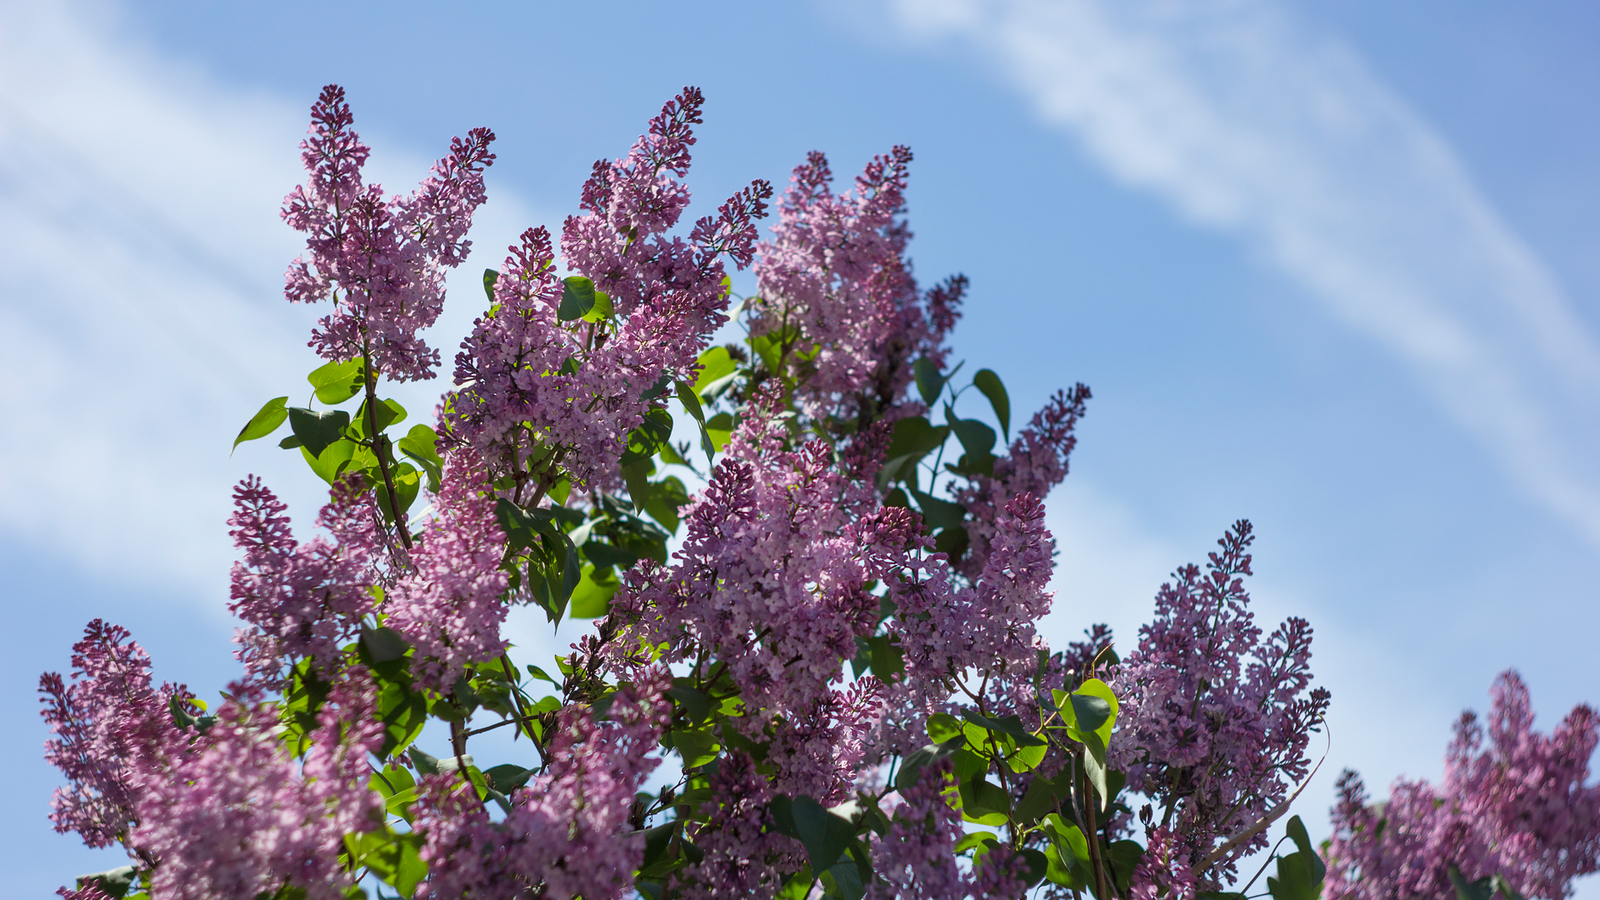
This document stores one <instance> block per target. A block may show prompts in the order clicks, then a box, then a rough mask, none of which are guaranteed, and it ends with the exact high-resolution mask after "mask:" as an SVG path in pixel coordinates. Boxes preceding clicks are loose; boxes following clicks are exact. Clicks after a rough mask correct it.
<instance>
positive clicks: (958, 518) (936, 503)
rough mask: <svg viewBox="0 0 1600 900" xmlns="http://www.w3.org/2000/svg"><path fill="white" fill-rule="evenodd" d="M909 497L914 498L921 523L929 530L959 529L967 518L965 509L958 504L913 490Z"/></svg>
mask: <svg viewBox="0 0 1600 900" xmlns="http://www.w3.org/2000/svg"><path fill="white" fill-rule="evenodd" d="M911 496H912V497H914V498H916V501H917V508H918V509H920V510H922V521H923V522H924V523H926V524H927V526H928V528H929V529H930V530H932V529H938V528H959V527H960V526H961V523H962V522H963V521H964V520H965V519H966V517H967V509H966V507H964V506H962V505H961V504H959V503H952V502H950V501H949V500H941V499H939V498H938V497H934V496H931V495H929V494H924V493H923V492H921V491H917V490H913V491H912V492H911Z"/></svg>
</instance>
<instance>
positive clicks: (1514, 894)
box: [1494, 874, 1523, 900]
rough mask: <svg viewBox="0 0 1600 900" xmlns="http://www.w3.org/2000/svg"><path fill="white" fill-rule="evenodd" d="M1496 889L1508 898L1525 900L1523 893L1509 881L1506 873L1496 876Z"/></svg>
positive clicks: (1509, 899)
mask: <svg viewBox="0 0 1600 900" xmlns="http://www.w3.org/2000/svg"><path fill="white" fill-rule="evenodd" d="M1494 889H1495V891H1496V892H1498V893H1499V894H1500V896H1502V897H1504V898H1506V900H1523V898H1522V894H1521V893H1519V892H1518V891H1517V889H1516V888H1514V887H1512V886H1511V882H1509V881H1507V880H1506V877H1505V876H1504V875H1499V874H1497V875H1495V876H1494Z"/></svg>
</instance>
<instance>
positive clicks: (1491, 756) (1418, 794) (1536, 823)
mask: <svg viewBox="0 0 1600 900" xmlns="http://www.w3.org/2000/svg"><path fill="white" fill-rule="evenodd" d="M1490 694H1491V697H1492V705H1491V709H1490V714H1489V722H1488V733H1489V734H1488V736H1489V741H1488V746H1485V742H1484V728H1483V726H1482V725H1481V724H1480V723H1479V721H1478V719H1477V717H1476V716H1475V715H1473V714H1472V713H1470V712H1468V713H1463V714H1462V716H1461V719H1460V721H1459V722H1457V724H1456V733H1455V738H1454V740H1452V741H1451V744H1450V747H1449V750H1448V752H1447V755H1446V757H1445V772H1444V779H1443V780H1442V781H1441V782H1440V784H1439V785H1438V786H1437V787H1435V786H1433V785H1430V784H1428V783H1427V782H1425V781H1407V780H1405V779H1400V780H1397V781H1396V782H1395V783H1394V785H1393V786H1392V787H1391V788H1390V797H1389V801H1388V803H1386V804H1379V805H1376V806H1374V805H1371V804H1369V802H1368V799H1367V795H1366V790H1365V787H1364V786H1363V785H1362V783H1361V779H1360V778H1359V777H1358V776H1357V775H1356V774H1355V773H1354V772H1348V771H1347V772H1345V773H1344V775H1343V776H1341V777H1340V779H1339V793H1340V798H1339V802H1338V804H1337V805H1336V806H1335V807H1334V809H1333V826H1334V833H1333V840H1332V843H1331V844H1330V845H1329V847H1328V851H1327V856H1328V877H1327V883H1326V887H1325V888H1324V891H1323V894H1324V896H1326V897H1329V898H1341V900H1342V898H1350V900H1401V898H1407V897H1450V896H1453V895H1454V893H1455V891H1454V888H1453V887H1452V885H1451V881H1450V877H1449V872H1450V869H1451V867H1455V868H1456V869H1458V870H1459V871H1460V873H1461V875H1462V876H1463V877H1464V878H1466V879H1467V880H1468V881H1475V880H1477V879H1479V878H1485V877H1490V876H1493V875H1500V876H1502V877H1504V878H1505V880H1506V881H1507V883H1509V884H1510V885H1511V887H1512V888H1513V889H1514V890H1516V891H1518V892H1519V893H1521V894H1522V895H1524V896H1527V897H1542V898H1549V900H1559V898H1562V897H1569V896H1571V895H1572V880H1573V879H1574V878H1576V877H1578V876H1581V875H1588V874H1592V873H1594V872H1595V871H1597V870H1600V785H1591V784H1587V783H1586V782H1587V781H1588V779H1589V760H1590V757H1591V756H1592V755H1593V753H1594V750H1595V746H1596V743H1597V740H1600V716H1597V714H1596V713H1595V711H1594V709H1593V708H1592V707H1590V706H1588V705H1587V704H1582V705H1579V706H1577V707H1576V708H1574V709H1573V710H1572V712H1570V713H1568V715H1567V717H1566V718H1565V719H1564V720H1563V721H1562V722H1561V723H1560V724H1558V725H1557V726H1556V727H1555V729H1554V730H1553V731H1552V732H1551V733H1550V734H1548V735H1544V734H1540V733H1538V732H1536V731H1534V730H1533V708H1532V705H1531V703H1530V700H1529V697H1528V689H1527V687H1526V686H1525V685H1524V684H1523V682H1522V679H1521V678H1520V677H1519V676H1518V675H1517V673H1516V672H1514V671H1506V672H1503V673H1501V675H1500V677H1499V678H1497V679H1496V680H1495V684H1494V687H1493V688H1492V690H1491V691H1490Z"/></svg>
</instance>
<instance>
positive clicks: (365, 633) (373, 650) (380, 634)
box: [361, 627, 411, 663]
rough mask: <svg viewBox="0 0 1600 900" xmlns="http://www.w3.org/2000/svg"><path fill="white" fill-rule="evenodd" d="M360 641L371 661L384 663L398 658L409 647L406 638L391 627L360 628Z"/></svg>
mask: <svg viewBox="0 0 1600 900" xmlns="http://www.w3.org/2000/svg"><path fill="white" fill-rule="evenodd" d="M361 643H362V644H363V645H365V647H366V649H367V653H368V654H370V656H371V658H372V661H373V662H378V663H384V662H389V661H391V660H396V659H400V658H401V657H403V656H405V655H406V651H407V650H410V649H411V645H410V644H408V643H406V639H405V638H403V637H401V636H400V632H398V631H395V630H394V629H393V628H388V627H382V628H366V627H363V628H362V629H361Z"/></svg>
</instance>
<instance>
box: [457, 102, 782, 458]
mask: <svg viewBox="0 0 1600 900" xmlns="http://www.w3.org/2000/svg"><path fill="white" fill-rule="evenodd" d="M702 102H703V99H702V97H701V96H700V92H699V90H697V89H693V88H686V89H685V90H684V92H683V93H682V94H680V95H679V96H678V97H677V98H675V99H674V100H672V101H670V102H668V103H667V104H666V106H665V107H663V109H662V111H661V114H660V115H659V116H657V117H656V118H654V119H652V120H651V122H650V128H649V132H648V133H647V134H645V135H643V136H641V137H640V138H639V140H638V142H637V143H635V144H634V146H633V149H632V150H631V151H630V152H629V153H628V155H627V156H626V157H624V158H623V159H620V160H618V161H616V162H607V161H604V160H602V161H600V162H597V163H595V167H594V173H593V174H592V175H591V176H590V178H589V181H588V182H587V183H586V184H585V185H584V188H583V208H584V209H585V210H587V212H586V213H585V214H584V215H580V216H573V217H569V218H568V219H567V221H566V225H565V227H564V229H563V234H562V240H561V246H562V250H563V252H564V253H565V255H566V258H567V262H568V264H569V265H570V266H571V267H572V268H573V269H574V270H576V271H577V272H579V273H581V274H582V275H584V276H586V277H588V278H589V279H590V280H591V281H592V283H593V285H594V287H595V289H596V290H599V291H601V292H603V293H605V294H606V295H608V296H609V298H610V302H611V305H612V311H613V314H614V315H615V316H616V317H617V321H616V322H615V323H612V322H611V321H610V320H609V319H606V320H602V321H593V322H584V321H581V320H576V321H573V322H570V323H563V322H561V321H560V320H559V318H558V315H557V313H558V311H559V308H560V304H561V299H562V295H563V285H562V283H561V281H560V280H559V279H558V278H557V277H556V276H555V274H554V254H553V252H552V249H551V246H550V238H549V235H548V233H547V232H546V231H545V230H544V229H542V228H536V229H530V230H528V231H527V232H525V233H524V234H523V235H522V239H521V244H520V246H517V247H512V248H511V255H510V256H508V257H507V258H506V262H505V265H504V266H503V267H502V268H501V270H500V276H499V279H498V280H497V281H496V284H495V308H494V309H493V310H491V312H490V314H489V315H487V316H485V317H484V318H482V319H479V320H478V321H477V322H476V323H475V324H474V327H473V333H472V335H471V336H470V337H468V338H467V340H466V341H464V342H463V344H462V347H463V350H462V352H461V353H460V354H459V355H458V356H457V357H456V380H457V382H458V383H460V384H462V385H463V388H462V390H461V391H460V392H459V393H457V394H456V395H455V397H453V398H452V400H451V402H450V411H449V416H448V418H449V424H450V426H451V428H452V430H453V431H454V434H455V438H454V439H455V440H458V441H461V442H465V443H468V444H471V445H472V446H474V447H477V448H478V449H479V450H480V451H482V452H483V453H484V455H485V456H486V457H487V459H488V460H489V463H490V465H491V466H492V467H493V468H494V470H495V471H496V472H509V473H512V474H514V475H515V476H516V477H519V478H520V477H522V476H523V475H524V474H525V473H523V471H522V464H523V463H524V462H525V461H526V460H527V458H528V456H529V454H531V453H535V452H539V451H541V450H542V451H545V452H549V451H554V452H555V453H556V455H557V458H558V459H559V460H560V461H561V463H562V465H563V466H564V468H565V469H566V471H567V472H568V474H569V475H570V476H571V477H572V478H573V480H574V482H575V483H576V484H577V485H579V486H588V487H599V488H607V489H609V488H611V487H614V486H615V485H617V484H620V479H619V476H618V474H617V472H616V467H617V460H618V459H619V458H620V457H621V455H622V452H623V450H624V449H625V445H626V439H627V435H628V433H629V432H630V431H632V430H633V429H634V428H637V427H638V426H639V425H640V424H641V423H642V422H643V420H644V414H645V412H646V411H647V410H648V409H649V408H650V406H651V402H650V401H647V400H643V399H641V395H642V394H644V393H645V392H647V391H648V390H649V389H650V388H651V387H652V386H654V385H656V384H657V383H658V382H660V381H661V379H663V378H667V379H670V380H671V381H685V380H687V381H691V382H692V381H693V380H694V372H695V363H696V360H697V358H698V357H699V354H700V352H701V351H702V350H704V349H705V346H706V343H707V342H708V340H709V339H710V336H711V334H712V332H714V331H715V330H716V329H717V328H719V327H720V326H721V325H722V324H723V322H725V321H727V316H726V315H725V311H726V310H727V308H728V294H727V290H726V287H725V286H724V280H725V279H724V276H725V272H724V268H723V264H722V259H721V258H722V256H723V255H727V256H728V257H729V258H731V259H732V260H733V261H734V263H735V264H736V265H738V266H739V267H741V268H743V267H744V266H745V265H748V264H749V262H750V260H751V257H752V254H753V252H754V245H755V239H756V230H755V225H754V221H755V220H756V219H758V218H760V217H761V216H762V215H764V214H765V209H766V199H767V198H768V197H770V196H771V194H772V188H771V187H770V186H769V185H767V184H766V182H762V181H757V182H755V183H753V184H752V185H751V186H750V187H748V188H745V189H744V190H743V191H741V192H739V193H738V194H736V195H734V196H733V197H732V198H730V199H729V200H728V201H727V202H726V203H724V204H723V205H722V206H721V207H720V208H719V209H718V212H717V215H716V216H715V217H711V216H707V217H705V218H702V219H700V220H699V221H698V222H696V223H695V225H694V227H693V229H692V230H691V232H690V234H689V237H688V239H687V240H685V239H684V238H682V237H678V236H668V234H667V232H668V231H669V230H670V229H671V228H673V227H674V226H675V225H676V224H677V222H678V219H679V217H680V216H681V215H682V213H683V210H684V209H685V207H687V205H688V202H689V191H688V189H687V188H686V187H685V186H684V185H683V184H682V183H681V182H680V181H678V180H677V179H679V178H682V177H683V176H684V175H685V174H686V173H687V172H688V167H689V147H690V146H692V145H693V144H694V140H695V139H694V133H693V129H692V126H693V125H695V124H698V123H699V122H700V121H701V120H700V106H701V104H702ZM657 402H658V403H659V402H661V401H657Z"/></svg>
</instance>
